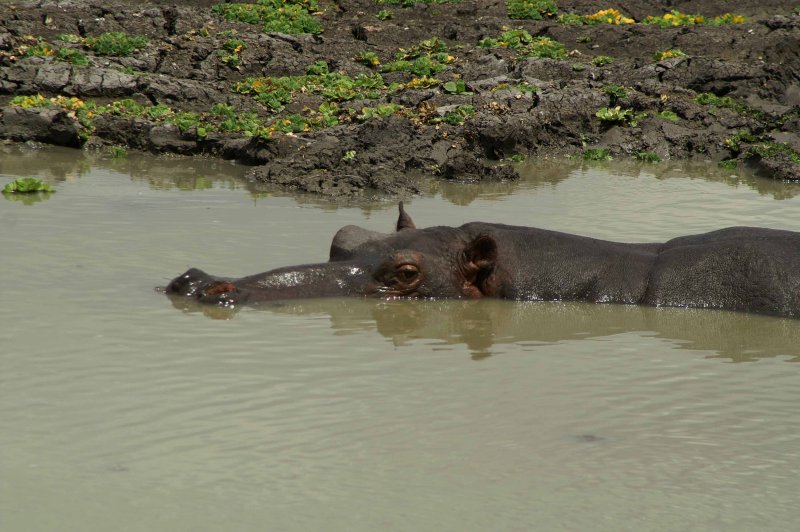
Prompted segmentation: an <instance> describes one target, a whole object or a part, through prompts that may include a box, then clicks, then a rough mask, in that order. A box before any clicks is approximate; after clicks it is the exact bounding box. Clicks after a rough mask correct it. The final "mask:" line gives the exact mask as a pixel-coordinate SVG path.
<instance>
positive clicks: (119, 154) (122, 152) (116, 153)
mask: <svg viewBox="0 0 800 532" xmlns="http://www.w3.org/2000/svg"><path fill="white" fill-rule="evenodd" d="M109 153H110V154H111V157H112V158H113V159H122V158H123V157H127V156H128V150H126V149H125V148H124V147H122V146H111V148H110V149H109Z"/></svg>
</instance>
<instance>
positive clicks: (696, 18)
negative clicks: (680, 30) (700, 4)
mask: <svg viewBox="0 0 800 532" xmlns="http://www.w3.org/2000/svg"><path fill="white" fill-rule="evenodd" d="M705 21H706V19H705V17H703V16H701V15H689V14H687V13H681V12H680V11H678V10H676V9H673V10H672V11H670V12H669V13H664V14H663V15H661V16H650V17H646V18H645V19H644V20H643V21H642V24H653V25H656V26H659V27H661V28H669V27H671V26H690V25H693V24H704V23H705Z"/></svg>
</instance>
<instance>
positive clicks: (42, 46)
mask: <svg viewBox="0 0 800 532" xmlns="http://www.w3.org/2000/svg"><path fill="white" fill-rule="evenodd" d="M19 51H20V52H21V53H22V57H52V56H54V55H56V52H57V50H56V49H55V48H53V47H52V46H50V45H49V44H47V43H46V42H42V41H40V42H38V43H36V44H34V45H33V46H27V45H23V46H20V48H19Z"/></svg>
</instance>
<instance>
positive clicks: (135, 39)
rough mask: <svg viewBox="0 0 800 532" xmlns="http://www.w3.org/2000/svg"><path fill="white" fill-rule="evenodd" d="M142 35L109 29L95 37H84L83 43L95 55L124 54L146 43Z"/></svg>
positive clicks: (145, 38) (137, 49)
mask: <svg viewBox="0 0 800 532" xmlns="http://www.w3.org/2000/svg"><path fill="white" fill-rule="evenodd" d="M148 42H149V41H148V40H147V37H145V36H143V35H128V34H127V33H124V32H121V31H109V32H106V33H103V34H101V35H99V36H97V37H86V38H85V39H83V43H84V45H85V46H86V47H87V48H89V49H90V50H92V51H93V52H94V53H95V54H97V55H110V56H126V55H131V54H132V53H133V52H138V51H139V50H141V49H142V48H144V47H145V46H147V44H148Z"/></svg>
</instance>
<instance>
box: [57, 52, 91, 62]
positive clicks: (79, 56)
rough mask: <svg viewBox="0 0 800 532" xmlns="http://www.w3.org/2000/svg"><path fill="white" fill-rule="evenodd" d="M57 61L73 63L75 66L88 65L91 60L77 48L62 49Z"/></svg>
mask: <svg viewBox="0 0 800 532" xmlns="http://www.w3.org/2000/svg"><path fill="white" fill-rule="evenodd" d="M55 58H56V60H57V61H64V62H66V63H72V64H73V65H88V64H89V60H88V59H87V58H86V56H85V55H84V54H83V52H81V51H80V50H76V49H75V48H62V49H60V50H59V51H58V53H57V54H56V57H55Z"/></svg>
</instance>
